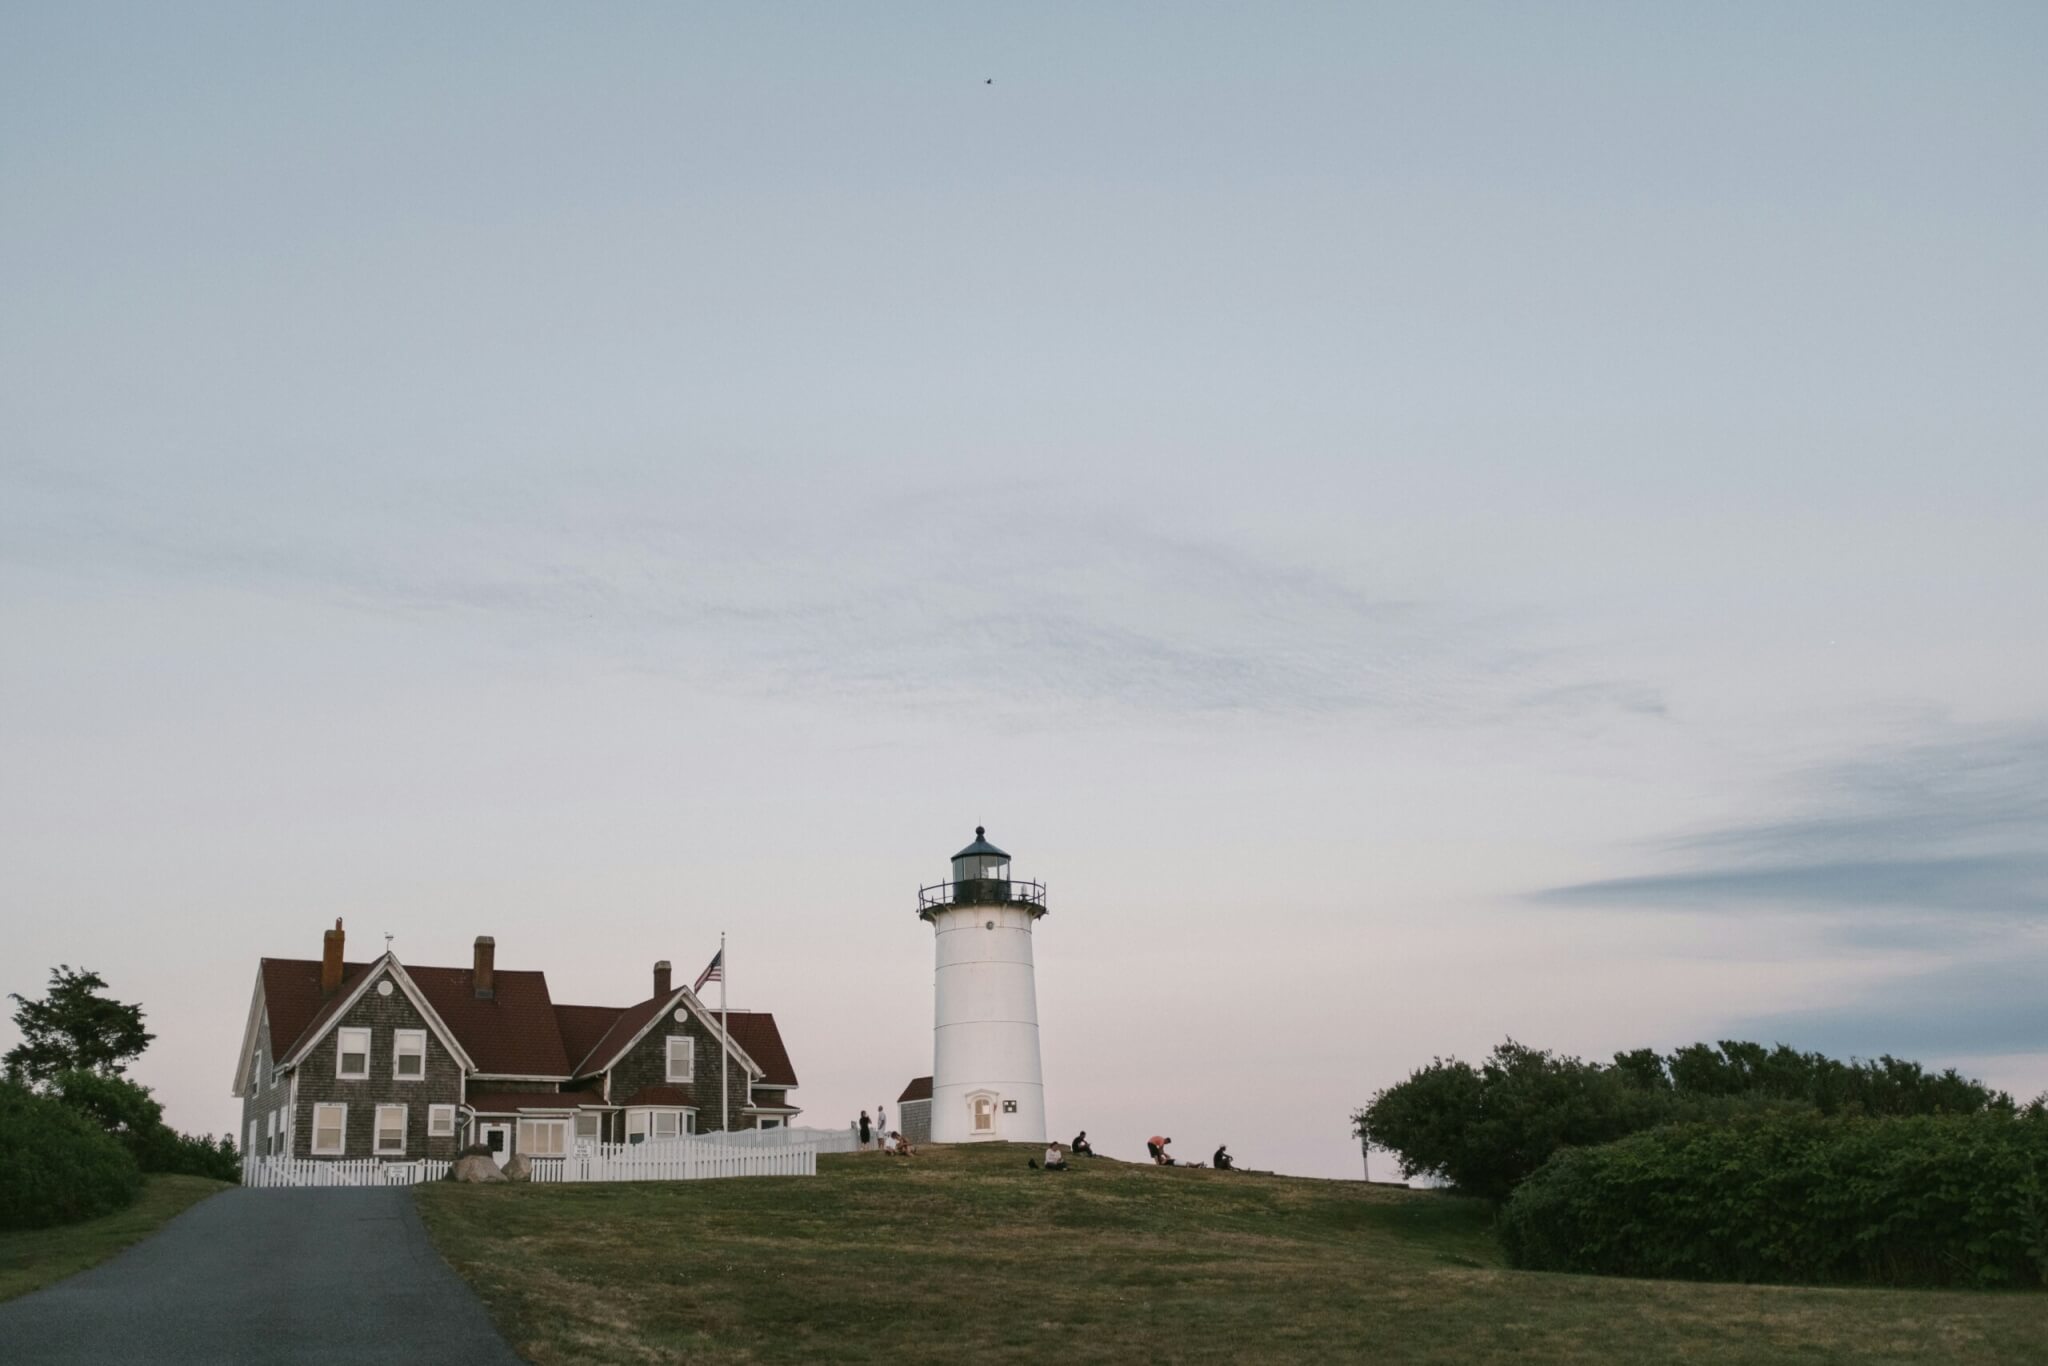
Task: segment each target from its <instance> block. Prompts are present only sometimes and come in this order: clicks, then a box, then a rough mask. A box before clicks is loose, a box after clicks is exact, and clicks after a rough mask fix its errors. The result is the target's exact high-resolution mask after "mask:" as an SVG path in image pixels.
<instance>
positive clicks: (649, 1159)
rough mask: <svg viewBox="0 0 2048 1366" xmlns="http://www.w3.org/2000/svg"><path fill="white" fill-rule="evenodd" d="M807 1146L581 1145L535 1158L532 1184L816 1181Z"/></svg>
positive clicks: (813, 1153)
mask: <svg viewBox="0 0 2048 1366" xmlns="http://www.w3.org/2000/svg"><path fill="white" fill-rule="evenodd" d="M817 1174H818V1150H817V1149H816V1148H814V1147H812V1146H810V1145H808V1144H797V1145H790V1146H780V1145H778V1146H773V1147H746V1146H742V1145H740V1144H736V1143H707V1142H703V1141H700V1140H691V1139H658V1140H654V1141H650V1142H647V1143H632V1144H627V1143H582V1144H578V1145H577V1147H576V1150H575V1151H574V1152H572V1153H570V1154H569V1155H568V1156H567V1157H548V1158H536V1159H535V1160H534V1163H533V1179H534V1180H535V1181H540V1182H546V1183H550V1184H552V1183H555V1182H576V1181H716V1180H720V1179H722V1178H725V1177H733V1176H816V1175H817Z"/></svg>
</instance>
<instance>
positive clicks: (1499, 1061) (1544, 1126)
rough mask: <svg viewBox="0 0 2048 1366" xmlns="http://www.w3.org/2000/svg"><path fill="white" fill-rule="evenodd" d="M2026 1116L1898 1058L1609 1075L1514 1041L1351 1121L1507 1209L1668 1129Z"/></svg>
mask: <svg viewBox="0 0 2048 1366" xmlns="http://www.w3.org/2000/svg"><path fill="white" fill-rule="evenodd" d="M2015 1109H2016V1107H2015V1106H2014V1105H2013V1102H2012V1098H2011V1097H2010V1096H2008V1095H2006V1094H2005V1093H2004V1092H2002V1091H1994V1090H1991V1089H1990V1088H1988V1087H1985V1086H1983V1085H1981V1084H1979V1083H1977V1082H1974V1081H1971V1080H1969V1079H1968V1078H1967V1077H1963V1076H1961V1075H1959V1074H1958V1073H1956V1072H1954V1071H1948V1072H1942V1073H1939V1074H1929V1073H1928V1072H1926V1071H1925V1070H1924V1069H1922V1068H1921V1066H1920V1064H1918V1063H1914V1062H1904V1061H1901V1060H1899V1059H1897V1058H1891V1057H1884V1058H1879V1059H1877V1060H1876V1061H1874V1062H1867V1061H1852V1062H1838V1061H1836V1060H1834V1059H1832V1058H1829V1057H1826V1056H1824V1055H1822V1054H1819V1053H1800V1052H1798V1051H1796V1050H1794V1049H1791V1048H1788V1047H1786V1046H1785V1045H1783V1044H1779V1045H1778V1046H1777V1047H1775V1048H1765V1047H1763V1046H1762V1045H1761V1044H1754V1043H1740V1042H1735V1041H1723V1042H1722V1043H1720V1044H1718V1045H1709V1044H1703V1043H1700V1044H1692V1045H1690V1046H1688V1047H1685V1048H1681V1049H1679V1050H1677V1051H1676V1052H1674V1053H1671V1054H1668V1055H1666V1054H1660V1053H1658V1052H1657V1051H1656V1050H1655V1049H1649V1048H1639V1049H1636V1050H1634V1051H1632V1052H1628V1053H1617V1054H1615V1055H1614V1061H1613V1063H1612V1064H1602V1063H1597V1062H1585V1061H1582V1060H1581V1059H1578V1058H1573V1057H1565V1056H1561V1055H1558V1054H1553V1053H1549V1052H1545V1051H1543V1050H1540V1049H1534V1048H1529V1047H1526V1046H1525V1045H1522V1044H1518V1043H1516V1042H1515V1041H1514V1040H1513V1039H1509V1040H1508V1041H1507V1042H1506V1043H1503V1044H1501V1045H1500V1046H1499V1047H1497V1048H1495V1049H1494V1050H1493V1053H1492V1054H1491V1056H1489V1057H1488V1058H1487V1060H1486V1061H1485V1062H1484V1063H1481V1064H1480V1065H1479V1066H1478V1067H1474V1066H1472V1065H1471V1064H1470V1063H1464V1062H1460V1061H1458V1060H1457V1059H1455V1058H1452V1059H1450V1060H1448V1061H1446V1060H1445V1059H1443V1058H1438V1059H1436V1060H1435V1061H1434V1062H1432V1063H1431V1064H1430V1065H1429V1066H1428V1067H1425V1068H1422V1069H1420V1070H1418V1071H1416V1072H1415V1073H1413V1074H1412V1075H1410V1076H1409V1078H1408V1079H1407V1080H1406V1081H1404V1082H1401V1083H1400V1084H1398V1085H1395V1086H1390V1087H1388V1088H1387V1089H1386V1090H1384V1091H1381V1092H1379V1093H1378V1094H1377V1095H1375V1096H1374V1097H1373V1098H1372V1101H1371V1103H1370V1104H1369V1105H1367V1106H1366V1107H1365V1109H1363V1110H1361V1111H1359V1112H1358V1113H1357V1114H1356V1115H1354V1116H1353V1117H1352V1118H1353V1121H1354V1124H1355V1125H1356V1126H1357V1128H1356V1131H1357V1132H1360V1133H1362V1134H1364V1135H1366V1136H1368V1137H1370V1138H1371V1140H1372V1141H1373V1142H1374V1143H1376V1144H1378V1145H1379V1146H1380V1147H1382V1148H1387V1149H1390V1150H1392V1151H1394V1152H1396V1153H1399V1154H1400V1158H1401V1170H1402V1172H1403V1174H1405V1175H1408V1176H1416V1175H1420V1174H1422V1173H1431V1174H1434V1175H1439V1176H1442V1177H1444V1178H1445V1179H1447V1180H1449V1181H1450V1182H1451V1183H1452V1184H1453V1185H1455V1186H1456V1187H1457V1188H1458V1189H1459V1190H1461V1191H1464V1192H1465V1193H1466V1194H1469V1195H1477V1196H1482V1197H1484V1198H1486V1199H1489V1200H1494V1201H1500V1200H1505V1199H1507V1197H1508V1194H1509V1192H1511V1191H1512V1190H1514V1188H1515V1186H1516V1185H1517V1184H1518V1183H1519V1182H1521V1181H1522V1180H1523V1179H1524V1178H1525V1177H1527V1176H1528V1175H1529V1174H1530V1173H1531V1172H1533V1171H1535V1170H1536V1169H1537V1168H1538V1167H1541V1166H1542V1165H1543V1164H1544V1162H1546V1161H1547V1160H1549V1158H1550V1156H1551V1155H1552V1154H1553V1153H1556V1152H1558V1151H1559V1150H1560V1149H1563V1148H1569V1147H1577V1146H1582V1145H1585V1144H1592V1143H1606V1142H1610V1141H1612V1140H1614V1139H1617V1138H1621V1137H1623V1136H1625V1135H1627V1134H1632V1133H1640V1132H1642V1131H1643V1130H1646V1129H1651V1128H1656V1127H1658V1126H1660V1125H1666V1124H1676V1123H1684V1122H1688V1121H1695V1120H1711V1119H1728V1118H1733V1117H1734V1116H1737V1115H1743V1114H1759V1113H1770V1112H1786V1111H1801V1112H1810V1111H1817V1112H1819V1113H1821V1114H1838V1113H1839V1114H1862V1115H1926V1114H1944V1113H1946V1114H1972V1113H1978V1112H1998V1113H2003V1114H2011V1113H2014V1112H2015Z"/></svg>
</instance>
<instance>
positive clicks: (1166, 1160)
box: [1145, 1134, 1180, 1167]
mask: <svg viewBox="0 0 2048 1366" xmlns="http://www.w3.org/2000/svg"><path fill="white" fill-rule="evenodd" d="M1171 1142H1173V1139H1172V1138H1171V1137H1167V1138H1161V1137H1160V1136H1159V1135H1158V1134H1154V1135H1152V1137H1150V1138H1148V1139H1146V1140H1145V1151H1146V1152H1148V1153H1150V1154H1152V1160H1153V1161H1154V1162H1155V1163H1157V1164H1158V1165H1160V1166H1162V1167H1177V1166H1179V1165H1180V1164H1179V1163H1178V1162H1175V1161H1174V1160H1173V1159H1172V1158H1171V1157H1169V1156H1167V1153H1166V1145H1167V1144H1169V1143H1171Z"/></svg>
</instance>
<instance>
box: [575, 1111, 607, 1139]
mask: <svg viewBox="0 0 2048 1366" xmlns="http://www.w3.org/2000/svg"><path fill="white" fill-rule="evenodd" d="M603 1124H604V1116H603V1115H601V1114H599V1113H598V1112H597V1111H595V1110H587V1111H584V1112H583V1113H581V1114H579V1115H577V1116H576V1139H577V1141H578V1142H580V1143H595V1142H597V1141H598V1140H599V1139H600V1138H602V1137H603V1136H604V1135H603V1129H602V1125H603Z"/></svg>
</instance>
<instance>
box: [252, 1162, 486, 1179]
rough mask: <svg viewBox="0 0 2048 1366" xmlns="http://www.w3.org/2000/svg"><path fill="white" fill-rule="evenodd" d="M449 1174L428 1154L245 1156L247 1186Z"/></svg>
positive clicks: (446, 1167)
mask: <svg viewBox="0 0 2048 1366" xmlns="http://www.w3.org/2000/svg"><path fill="white" fill-rule="evenodd" d="M447 1174H448V1163H446V1162H442V1161H436V1160H435V1159H432V1158H426V1157H422V1158H418V1159H416V1160H414V1161H411V1162H390V1161H385V1160H384V1159H382V1158H376V1157H358V1158H352V1159H349V1160H346V1161H342V1162H324V1161H321V1160H319V1159H317V1158H309V1157H245V1158H243V1159H242V1184H243V1185H245V1186H416V1185H418V1184H419V1183H420V1182H422V1181H439V1180H440V1179H441V1178H442V1177H444V1176H446V1175H447Z"/></svg>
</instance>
